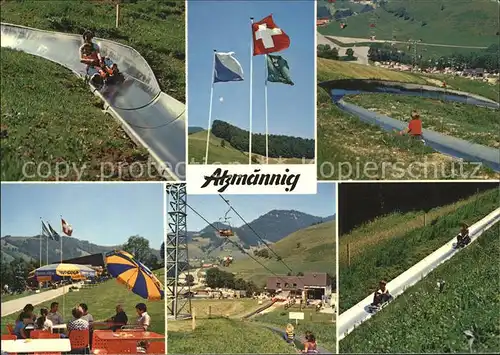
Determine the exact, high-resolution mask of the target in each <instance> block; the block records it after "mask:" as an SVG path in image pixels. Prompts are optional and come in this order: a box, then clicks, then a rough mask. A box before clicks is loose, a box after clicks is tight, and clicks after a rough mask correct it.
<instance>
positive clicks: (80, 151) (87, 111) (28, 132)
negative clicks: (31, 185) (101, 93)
mask: <svg viewBox="0 0 500 355" xmlns="http://www.w3.org/2000/svg"><path fill="white" fill-rule="evenodd" d="M1 59H2V63H1V69H2V73H16V75H15V76H14V75H5V74H3V75H2V88H1V95H2V100H1V109H2V126H6V128H7V130H8V134H9V137H8V138H3V139H2V144H1V153H2V160H1V170H2V175H1V176H2V180H21V179H23V175H24V174H23V166H24V165H25V164H28V165H26V168H27V174H28V178H27V179H28V180H29V176H32V175H35V176H34V177H33V178H32V179H35V180H40V179H41V178H42V177H41V176H39V175H40V173H39V174H37V172H36V170H35V164H40V163H42V162H47V163H49V164H50V166H51V167H50V169H51V170H50V171H47V167H44V169H42V170H41V174H47V175H49V174H50V176H49V177H48V178H47V179H48V180H53V179H55V169H56V164H57V163H64V162H65V163H67V164H69V165H70V169H71V170H70V171H69V172H67V173H69V174H68V176H67V177H66V178H65V180H76V179H77V178H78V176H77V172H76V171H75V168H76V169H79V170H80V169H83V176H82V177H81V178H82V179H85V180H95V179H99V175H100V174H101V162H115V163H126V162H131V161H142V162H146V161H147V159H148V154H147V151H146V150H145V149H143V148H139V147H137V146H136V145H135V144H134V143H133V142H131V141H130V139H128V137H127V136H126V134H125V132H124V131H123V130H122V129H121V127H120V125H119V123H118V122H116V121H115V120H114V119H112V118H111V117H110V116H107V115H105V114H104V113H103V112H102V111H101V110H100V108H99V107H98V106H99V101H98V99H96V97H95V96H94V95H92V93H91V92H90V91H89V90H88V88H87V87H86V85H85V84H84V83H83V81H81V80H79V79H78V78H77V77H76V76H73V74H71V72H70V71H69V70H66V69H64V68H61V67H60V66H58V65H56V64H54V63H51V62H48V61H46V60H43V59H41V58H37V57H34V56H30V55H28V54H25V53H21V52H14V51H10V50H4V49H2V51H1ZM62 103H65V104H64V105H62ZM30 163H31V165H29V164H30ZM71 164H74V167H75V168H72V166H71ZM124 170H125V169H124ZM65 173H66V171H65V170H63V171H61V174H65ZM108 176H109V175H108ZM122 178H123V179H127V177H126V176H123V177H122ZM143 179H146V178H143Z"/></svg>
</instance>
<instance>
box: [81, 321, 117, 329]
mask: <svg viewBox="0 0 500 355" xmlns="http://www.w3.org/2000/svg"><path fill="white" fill-rule="evenodd" d="M90 325H91V326H92V328H93V329H102V328H104V329H109V328H112V327H118V328H119V327H121V326H122V325H126V324H125V323H113V322H92V323H90Z"/></svg>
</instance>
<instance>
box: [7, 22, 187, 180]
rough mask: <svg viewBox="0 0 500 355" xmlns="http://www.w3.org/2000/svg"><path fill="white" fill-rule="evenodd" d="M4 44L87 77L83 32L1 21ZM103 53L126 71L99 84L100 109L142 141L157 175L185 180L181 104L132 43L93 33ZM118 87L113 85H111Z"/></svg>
mask: <svg viewBox="0 0 500 355" xmlns="http://www.w3.org/2000/svg"><path fill="white" fill-rule="evenodd" d="M1 27H2V37H1V44H2V48H3V47H5V48H11V49H15V50H20V51H23V52H26V53H29V54H32V55H36V56H39V57H42V58H45V59H48V60H50V61H52V62H55V63H58V64H60V65H62V66H64V67H66V68H68V69H70V70H72V71H73V72H74V73H75V74H76V75H78V76H81V77H85V75H86V73H85V70H86V68H85V65H84V64H82V63H80V58H79V54H78V49H79V47H80V46H81V44H82V39H81V36H79V35H74V34H67V33H59V32H50V31H44V30H38V29H34V28H29V27H24V26H18V25H13V24H7V23H2V24H1ZM95 42H96V43H97V44H98V45H99V46H100V48H101V53H102V55H103V56H106V57H109V58H110V59H111V60H113V61H114V62H115V63H116V64H117V65H118V68H119V69H120V71H121V72H122V73H123V74H124V76H125V81H124V82H123V83H122V84H117V85H116V87H114V88H113V87H110V88H108V89H109V90H107V89H106V87H104V88H103V89H101V90H97V89H96V88H95V87H93V86H92V85H90V87H91V89H92V91H93V92H94V94H95V95H97V96H98V97H99V98H101V99H102V100H103V101H104V104H105V105H104V109H105V111H106V113H109V114H110V115H112V116H113V117H115V118H116V119H117V120H119V121H120V123H121V125H122V127H123V128H124V130H125V131H126V132H127V134H128V135H129V136H130V138H131V139H132V140H133V141H134V142H135V143H137V144H139V145H142V146H143V147H145V148H146V149H147V150H148V152H149V154H150V155H151V157H152V159H153V160H154V163H155V166H156V169H157V170H158V172H159V173H160V175H161V176H162V177H163V178H165V179H167V180H185V175H186V172H185V169H186V167H185V165H186V117H185V110H186V108H185V105H184V104H183V103H182V102H179V101H177V100H176V99H174V98H173V97H171V96H169V95H167V94H165V93H163V92H162V91H161V89H160V86H159V84H158V81H157V80H156V77H155V75H154V73H153V71H152V70H151V68H150V66H149V64H148V63H147V62H146V60H145V59H144V58H143V57H142V56H141V55H140V54H139V53H138V52H137V51H136V50H135V49H133V48H131V47H128V46H125V45H123V44H120V43H117V42H113V41H108V40H105V39H99V38H95ZM115 89H116V90H115Z"/></svg>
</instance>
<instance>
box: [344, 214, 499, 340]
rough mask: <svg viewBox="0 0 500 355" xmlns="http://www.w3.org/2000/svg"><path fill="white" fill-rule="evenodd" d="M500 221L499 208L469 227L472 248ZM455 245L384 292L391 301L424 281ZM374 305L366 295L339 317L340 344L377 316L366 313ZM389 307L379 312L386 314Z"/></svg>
mask: <svg viewBox="0 0 500 355" xmlns="http://www.w3.org/2000/svg"><path fill="white" fill-rule="evenodd" d="M499 221H500V208H497V209H496V210H494V211H493V212H491V213H490V214H488V215H487V216H485V217H484V218H482V219H481V220H479V221H478V222H476V223H474V224H473V225H472V226H470V227H469V235H470V237H471V243H470V244H469V245H471V244H472V243H473V242H474V241H476V240H477V238H479V236H480V235H481V234H483V233H484V232H485V231H487V230H488V229H489V228H491V227H492V226H494V225H495V224H496V223H497V222H499ZM455 242H456V237H454V238H453V239H452V240H450V241H449V242H448V243H446V244H445V245H443V246H442V247H441V248H439V249H438V250H436V251H435V252H433V253H431V254H430V255H428V256H426V257H425V258H424V259H422V260H421V261H419V262H418V263H417V264H415V265H413V266H412V267H411V268H409V269H408V270H406V271H405V272H403V273H402V274H401V275H399V276H397V277H396V278H394V279H393V280H391V281H390V282H389V283H388V284H387V289H388V290H389V292H390V293H391V294H392V296H393V297H394V298H397V297H398V296H400V295H401V294H402V293H403V292H405V291H406V289H408V288H409V287H411V286H413V285H414V284H416V283H417V282H418V281H420V280H422V279H423V278H424V277H426V276H427V275H428V274H429V273H430V272H431V271H432V270H434V269H435V268H437V267H438V266H439V265H441V264H443V263H444V262H446V261H448V260H449V259H451V258H452V257H453V256H454V255H456V254H457V253H459V252H460V251H461V250H462V249H454V248H453V245H454V244H455ZM372 301H373V294H370V295H368V296H367V297H366V298H365V299H364V300H362V301H361V302H359V303H358V304H356V305H355V306H353V307H351V308H349V309H348V310H346V311H345V312H344V313H342V314H340V315H339V316H338V320H337V334H338V335H337V336H338V339H339V341H340V340H342V339H343V338H344V337H346V336H347V335H348V334H349V333H350V332H352V331H353V330H354V329H355V328H356V327H358V326H359V325H361V324H362V323H363V322H365V321H366V320H368V319H370V318H371V317H372V316H374V315H376V313H375V314H372V313H369V312H368V306H369V305H370V304H371V302H372ZM390 306H391V305H390V304H389V305H388V306H387V308H385V309H384V310H382V312H385V311H387V309H389V308H390Z"/></svg>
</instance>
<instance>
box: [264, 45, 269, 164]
mask: <svg viewBox="0 0 500 355" xmlns="http://www.w3.org/2000/svg"><path fill="white" fill-rule="evenodd" d="M265 65H266V66H265V68H264V70H265V73H266V81H265V85H264V106H265V107H266V164H269V128H268V124H267V123H268V121H267V75H268V72H267V54H266V56H265Z"/></svg>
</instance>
